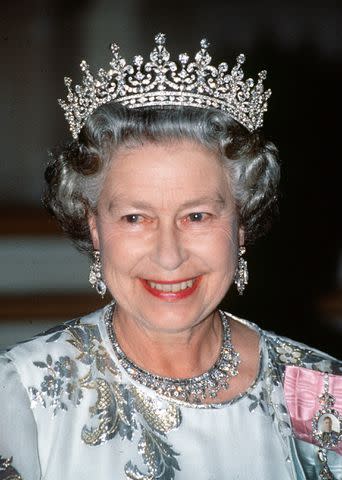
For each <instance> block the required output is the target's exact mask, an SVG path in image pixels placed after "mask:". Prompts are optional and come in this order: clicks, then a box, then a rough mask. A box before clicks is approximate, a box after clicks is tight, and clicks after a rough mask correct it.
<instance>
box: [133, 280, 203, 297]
mask: <svg viewBox="0 0 342 480" xmlns="http://www.w3.org/2000/svg"><path fill="white" fill-rule="evenodd" d="M201 278H202V277H196V278H195V279H194V283H193V285H192V286H191V287H187V288H185V289H184V290H179V291H178V292H164V291H163V290H157V289H156V288H153V287H151V285H150V283H149V282H148V281H147V280H145V279H143V278H142V279H140V281H141V283H142V285H143V287H144V288H145V290H147V291H148V292H149V293H151V294H152V295H153V296H154V297H157V298H160V299H161V300H166V301H168V302H172V301H177V300H181V299H182V298H186V297H189V296H190V295H191V294H192V293H193V292H194V291H195V290H196V289H197V287H198V285H199V283H200V281H201ZM189 280H192V279H189V278H188V279H184V280H177V281H174V282H167V281H160V280H158V281H155V280H153V283H159V284H162V285H172V284H175V283H181V282H186V281H189ZM150 282H152V280H150Z"/></svg>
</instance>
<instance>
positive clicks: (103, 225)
mask: <svg viewBox="0 0 342 480" xmlns="http://www.w3.org/2000/svg"><path fill="white" fill-rule="evenodd" d="M89 224H90V230H91V234H92V239H93V244H94V248H95V249H98V250H100V253H101V260H102V266H103V275H104V279H105V282H106V284H107V287H108V288H109V290H110V292H111V293H112V295H113V297H114V298H115V299H116V301H117V304H118V309H119V311H120V318H124V317H126V318H129V319H130V320H134V321H136V322H138V324H140V325H143V326H145V327H146V328H149V329H152V330H155V331H157V332H161V331H163V332H171V331H172V332H176V331H183V330H186V329H189V328H191V327H192V326H194V325H196V324H197V323H199V322H200V321H201V320H204V319H205V318H207V317H208V316H209V315H210V314H211V313H212V311H213V310H214V309H215V308H216V306H217V305H218V303H219V302H220V301H221V299H222V298H223V296H224V295H225V293H226V291H227V289H228V288H229V286H230V285H231V283H232V280H233V277H234V272H235V268H236V261H237V248H238V244H239V241H240V243H242V242H243V232H242V231H239V228H238V222H237V215H236V210H235V205H234V202H233V198H232V195H231V192H230V189H229V185H228V180H227V175H226V173H225V171H224V169H223V166H222V165H221V163H220V162H219V160H218V158H217V156H216V155H215V154H214V153H213V152H211V151H209V150H207V149H205V148H204V147H202V146H201V145H199V144H196V143H193V142H191V141H181V142H180V141H177V142H172V143H158V144H151V143H146V144H143V145H142V146H139V147H134V148H128V147H123V148H121V149H120V150H119V151H118V152H116V153H115V155H114V157H113V159H112V165H111V167H110V169H109V171H108V174H107V176H106V179H105V183H104V186H103V190H102V192H101V195H100V198H99V203H98V213H97V215H96V216H94V217H91V218H90V219H89Z"/></svg>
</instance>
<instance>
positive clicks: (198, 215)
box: [189, 212, 206, 222]
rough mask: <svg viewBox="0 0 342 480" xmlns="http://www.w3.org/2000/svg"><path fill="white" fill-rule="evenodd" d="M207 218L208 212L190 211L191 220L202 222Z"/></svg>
mask: <svg viewBox="0 0 342 480" xmlns="http://www.w3.org/2000/svg"><path fill="white" fill-rule="evenodd" d="M205 218H206V214H205V213H202V212H195V213H190V215H189V220H190V222H202V221H203V220H204V219H205Z"/></svg>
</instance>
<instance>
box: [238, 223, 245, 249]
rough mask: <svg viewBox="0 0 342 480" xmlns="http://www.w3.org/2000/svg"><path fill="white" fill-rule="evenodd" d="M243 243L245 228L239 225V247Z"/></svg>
mask: <svg viewBox="0 0 342 480" xmlns="http://www.w3.org/2000/svg"><path fill="white" fill-rule="evenodd" d="M244 245H245V229H244V228H243V227H239V247H242V246H244Z"/></svg>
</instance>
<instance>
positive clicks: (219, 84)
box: [58, 33, 271, 139]
mask: <svg viewBox="0 0 342 480" xmlns="http://www.w3.org/2000/svg"><path fill="white" fill-rule="evenodd" d="M165 42H166V37H165V35H164V34H163V33H159V34H158V35H156V36H155V47H154V49H153V50H152V52H151V53H150V61H148V62H147V63H145V64H144V59H143V57H142V56H141V55H137V56H135V57H134V58H133V62H132V65H130V64H128V63H127V62H126V60H125V59H124V58H123V57H121V56H120V54H119V47H118V45H116V44H115V43H113V44H112V45H111V51H112V54H113V58H112V60H111V61H110V63H109V66H110V68H109V70H107V71H106V70H104V69H103V68H100V70H99V71H98V72H97V76H96V77H95V76H93V75H92V74H91V73H90V70H89V65H88V64H87V62H85V61H84V60H83V61H82V62H81V65H80V66H81V70H82V72H83V78H82V83H83V85H76V86H75V88H74V90H72V88H71V87H72V80H71V79H70V78H68V77H65V78H64V83H65V85H66V87H67V89H68V94H67V98H66V100H59V101H58V102H59V104H60V106H61V107H62V108H63V110H64V112H65V118H66V120H67V122H68V123H69V127H70V131H71V133H72V136H73V138H74V139H77V138H78V135H79V133H80V131H81V129H82V127H83V125H84V124H85V122H86V120H87V118H88V117H89V116H90V115H91V114H92V113H93V112H94V111H95V110H96V108H97V107H99V106H100V105H104V104H106V103H110V102H117V103H120V104H121V105H125V106H126V107H128V108H141V107H148V106H152V107H153V106H160V107H164V106H187V107H198V108H205V109H209V108H214V109H218V110H222V111H224V112H227V113H228V114H229V115H231V116H232V117H233V118H234V119H235V120H237V121H238V122H239V123H241V124H242V125H244V126H245V127H246V128H247V129H248V130H249V131H250V132H253V131H254V130H256V129H257V128H260V127H262V124H263V114H264V112H266V111H267V100H268V99H269V97H270V95H271V90H264V87H263V80H265V78H266V71H265V70H263V71H261V72H260V73H259V74H258V80H257V81H256V82H255V81H254V80H253V79H252V78H248V79H247V80H245V81H244V80H243V78H244V73H243V70H242V68H241V66H242V65H243V63H244V62H245V55H243V54H240V55H239V56H238V57H237V59H236V65H235V66H233V68H232V69H231V71H230V73H229V71H228V65H227V63H220V64H219V65H218V67H217V68H216V67H214V66H213V65H211V64H210V62H211V56H210V55H209V53H208V48H209V42H208V41H207V40H206V39H203V40H201V42H200V46H201V49H200V50H199V51H198V52H197V53H196V55H195V58H194V61H191V62H189V55H188V54H187V53H181V54H180V55H179V57H178V60H179V63H178V65H177V64H176V63H175V62H173V61H171V60H170V53H169V52H168V50H167V49H166V47H165Z"/></svg>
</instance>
